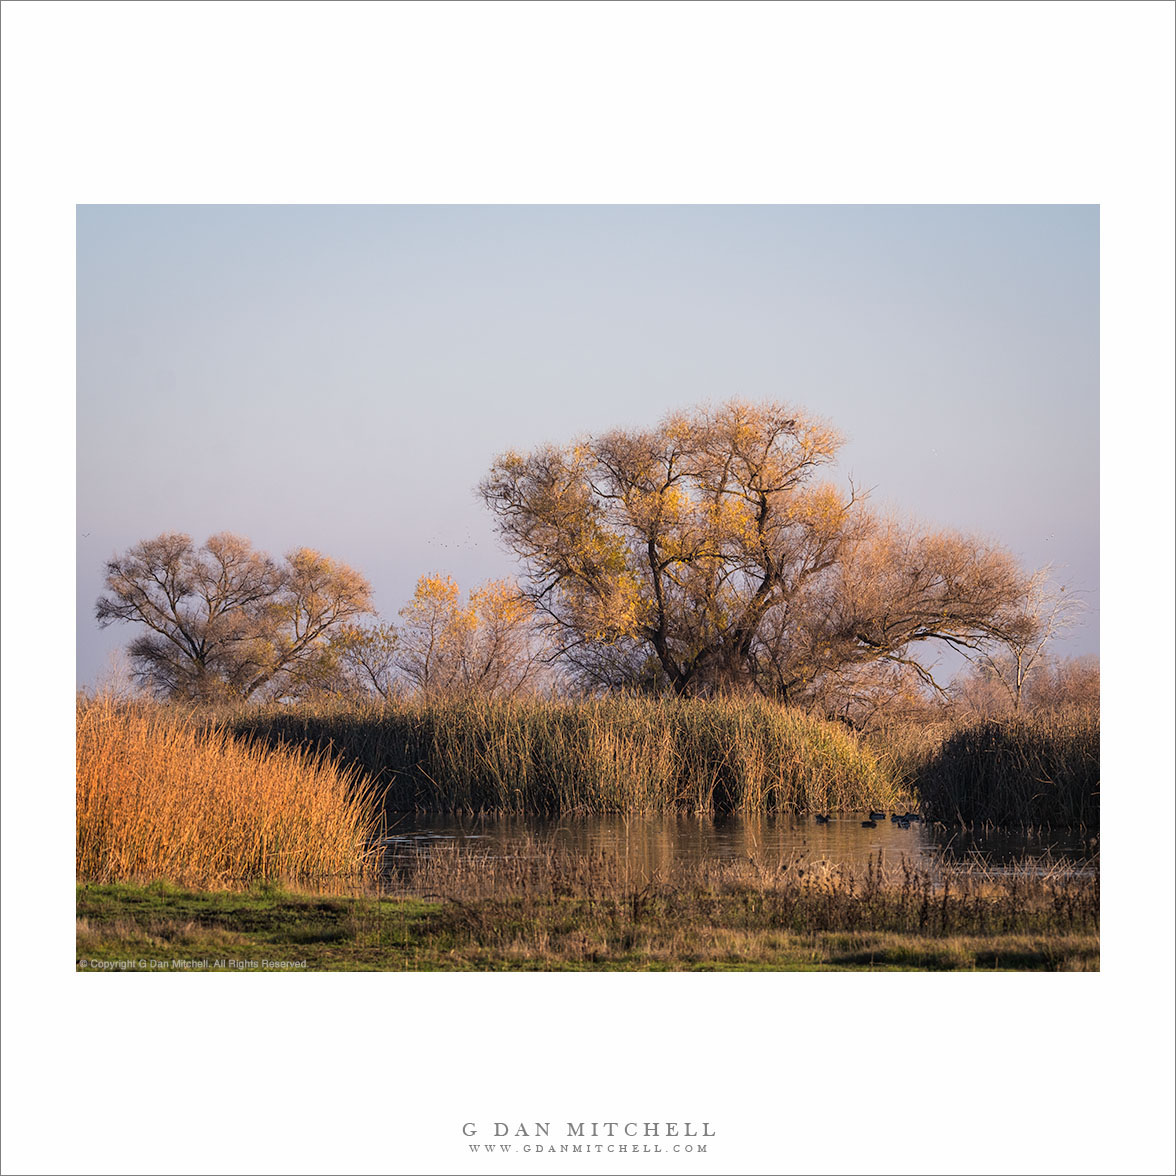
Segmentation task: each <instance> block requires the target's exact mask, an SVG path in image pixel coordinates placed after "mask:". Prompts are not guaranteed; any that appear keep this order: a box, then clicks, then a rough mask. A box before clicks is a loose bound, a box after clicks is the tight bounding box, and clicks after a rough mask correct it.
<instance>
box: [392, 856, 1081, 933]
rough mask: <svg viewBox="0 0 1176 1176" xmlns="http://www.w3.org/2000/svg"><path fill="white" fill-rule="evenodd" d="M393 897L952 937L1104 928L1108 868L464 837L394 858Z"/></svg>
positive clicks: (670, 921) (469, 913) (474, 909)
mask: <svg viewBox="0 0 1176 1176" xmlns="http://www.w3.org/2000/svg"><path fill="white" fill-rule="evenodd" d="M385 885H386V886H387V887H388V889H387V890H386V893H391V894H395V895H399V896H403V897H415V898H425V897H430V898H438V899H442V900H444V901H445V902H447V903H448V904H450V906H451V907H452V910H453V912H454V917H455V918H457V919H458V921H459V922H460V921H461V919H462V918H472V919H474V922H475V923H476V926H474V928H473V929H475V930H478V929H480V930H481V931H490V930H492V929H493V928H495V927H498V926H503V925H507V924H509V923H510V922H511V912H513V913H514V915H515V916H516V917H522V916H526V915H531V916H536V915H538V913H539V912H541V911H544V910H549V909H559V910H560V911H562V917H563V918H565V919H570V920H571V921H572V922H573V923H576V924H581V923H583V922H584V921H585V920H586V921H587V922H589V923H598V922H600V920H601V919H603V920H604V921H605V922H612V923H615V922H616V921H617V920H621V921H623V922H629V923H633V924H638V923H643V922H646V921H652V922H655V923H665V924H666V925H667V926H668V925H675V926H678V927H679V928H683V929H685V928H686V927H688V926H705V925H707V924H708V923H710V922H712V921H713V920H714V919H715V918H719V919H720V921H721V922H722V923H723V925H724V926H728V927H735V928H739V927H742V928H745V929H760V930H768V929H776V930H782V929H783V930H788V931H791V932H796V933H806V934H807V933H811V932H818V931H820V932H825V931H855V930H869V931H875V932H877V931H885V932H893V933H898V934H915V935H923V936H927V935H929V936H936V937H942V936H945V935H980V936H983V935H990V934H1001V935H1010V934H1022V935H1048V934H1058V933H1067V934H1070V933H1093V932H1097V929H1098V921H1099V894H1100V887H1099V875H1098V869H1097V862H1092V863H1088V864H1085V865H1084V866H1082V867H1075V866H1073V865H1072V864H1070V863H1068V862H1066V861H1062V860H1058V861H1050V860H1048V859H1044V860H1043V859H1037V860H1036V861H1034V862H1033V863H1024V864H1021V865H1018V866H1012V867H1008V866H1004V867H1000V868H996V867H993V866H991V865H989V864H988V863H986V862H984V861H983V860H976V861H972V862H968V863H966V864H960V863H957V862H949V861H947V860H946V859H943V858H941V859H939V860H932V861H930V862H928V863H926V864H916V863H915V862H912V861H911V860H910V859H909V858H906V857H905V856H904V857H901V858H899V859H898V860H897V861H894V860H888V859H887V858H886V857H885V855H884V854H883V853H882V852H879V853H878V854H877V855H876V856H875V857H874V858H872V859H871V860H870V861H869V862H868V863H867V864H866V865H865V866H864V867H862V868H852V867H849V866H846V865H844V864H841V863H837V862H831V861H828V860H824V859H821V858H813V857H810V856H808V855H806V854H798V853H780V852H777V853H773V854H756V855H751V856H748V857H744V858H736V859H721V858H705V859H689V860H675V861H672V862H671V863H670V864H669V865H668V866H666V867H663V868H661V869H657V870H649V869H648V868H643V867H640V866H637V865H635V864H634V863H633V862H631V861H630V860H629V859H628V857H627V855H626V854H625V853H624V852H623V851H618V850H617V849H615V848H610V847H606V846H599V847H596V848H595V849H592V850H589V851H587V852H586V851H583V850H576V849H572V848H570V847H568V846H566V845H565V844H564V843H562V842H561V841H560V840H558V839H557V838H554V837H545V836H532V837H530V838H526V839H523V840H521V841H520V842H519V843H518V845H517V847H516V848H515V849H513V850H512V852H511V853H509V854H505V855H503V854H494V853H492V852H488V851H486V850H482V849H477V848H470V847H468V846H461V845H453V846H448V847H444V848H439V849H432V850H428V851H418V852H416V853H415V854H412V855H409V856H408V857H406V858H400V859H398V860H397V861H396V862H395V863H392V865H391V867H390V869H389V870H388V871H387V872H386V874H385Z"/></svg>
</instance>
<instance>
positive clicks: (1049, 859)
mask: <svg viewBox="0 0 1176 1176" xmlns="http://www.w3.org/2000/svg"><path fill="white" fill-rule="evenodd" d="M863 819H865V814H859V815H857V816H850V815H845V816H840V817H839V816H834V817H832V818H831V820H830V822H829V824H827V825H818V824H816V822H815V821H814V820H813V818H812V817H797V818H790V817H728V818H724V819H718V820H715V819H711V818H707V817H685V816H663V817H565V818H562V819H559V820H549V819H540V818H519V817H513V818H511V817H499V818H489V817H476V818H475V817H470V818H465V819H459V818H446V817H441V818H429V817H417V816H411V815H404V814H402V815H400V816H399V817H398V818H397V817H392V822H393V825H392V827H391V828H390V829H389V830H388V836H387V837H386V839H385V854H386V858H387V860H388V861H389V864H394V863H396V862H397V861H402V860H405V859H408V858H415V857H418V856H419V855H420V854H428V853H430V852H432V851H434V850H436V849H438V848H444V849H446V850H448V849H450V848H451V847H454V846H456V847H459V848H461V849H465V850H470V851H474V852H476V853H478V854H486V855H489V856H491V857H500V858H504V857H512V856H516V855H518V854H519V853H528V852H533V850H534V843H535V839H536V838H538V839H541V840H542V841H544V842H547V841H549V840H550V841H552V842H554V843H555V844H557V845H561V846H566V847H567V848H569V849H571V850H578V851H581V852H587V851H592V850H598V849H604V850H608V851H611V852H612V853H617V854H623V855H624V857H625V859H626V860H627V862H628V863H629V865H630V866H631V867H632V868H633V869H634V870H636V871H640V872H645V873H649V874H652V872H654V871H656V870H660V871H666V870H668V869H669V868H670V867H671V866H672V865H673V864H674V863H675V862H683V863H690V862H695V861H699V860H702V859H712V860H713V859H719V860H738V859H741V858H742V859H745V860H746V859H751V860H754V861H756V862H759V863H762V864H765V865H777V864H780V863H783V862H787V861H795V860H798V859H801V858H804V859H806V860H809V861H813V862H816V861H825V862H829V863H831V864H840V865H845V866H848V867H851V868H854V869H860V868H864V867H865V865H866V863H867V862H868V861H870V860H871V859H873V860H877V856H878V852H879V850H881V851H882V853H883V855H884V860H886V861H888V862H892V863H896V864H897V863H898V862H899V861H900V860H901V859H902V858H904V857H905V858H906V859H907V860H908V861H910V862H911V863H912V864H915V865H918V866H921V867H925V868H926V867H931V866H933V865H935V864H936V863H937V862H939V861H940V860H943V859H946V860H948V861H953V862H959V863H961V864H966V863H968V862H984V863H985V864H986V865H988V866H989V867H990V868H992V869H994V870H998V871H999V870H1000V869H1001V868H1006V869H1007V868H1009V867H1012V866H1017V867H1024V866H1026V865H1029V866H1033V865H1035V864H1040V865H1042V866H1044V865H1045V864H1046V863H1051V864H1052V863H1057V862H1059V861H1063V862H1066V863H1067V864H1069V865H1070V866H1074V867H1078V868H1090V869H1096V868H1097V854H1098V843H1097V839H1091V838H1090V837H1089V836H1088V835H1086V834H1083V833H1080V832H1073V831H1064V830H1063V831H1054V832H1047V833H1043V834H1041V835H1033V836H1027V835H1025V834H1024V833H1017V832H1012V831H1009V830H1001V831H991V832H987V833H984V832H963V831H961V830H959V829H946V828H944V827H943V826H935V825H926V824H921V823H919V824H912V825H911V826H910V828H909V829H901V828H899V827H898V825H896V824H894V823H892V822H891V821H890V820H889V819H886V820H884V821H878V822H877V828H874V829H863V828H862V821H863Z"/></svg>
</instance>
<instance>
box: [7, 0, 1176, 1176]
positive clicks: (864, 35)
mask: <svg viewBox="0 0 1176 1176" xmlns="http://www.w3.org/2000/svg"><path fill="white" fill-rule="evenodd" d="M3 23H4V28H3V103H2V108H0V109H2V117H3V150H4V169H3V181H2V182H3V245H4V249H3V258H2V264H3V320H4V321H3V326H4V350H3V357H2V359H3V389H4V405H3V415H4V430H3V447H4V448H3V455H4V462H3V477H4V496H3V522H4V527H3V536H4V547H5V552H4V554H5V559H4V561H3V601H4V605H5V616H4V619H5V621H6V622H7V624H6V625H5V627H4V637H5V642H4V661H3V688H4V690H3V698H4V703H5V707H4V735H5V738H4V740H3V748H2V754H3V778H4V782H5V790H4V818H5V819H4V823H3V839H4V842H3V849H4V854H3V871H4V887H3V895H4V920H3V929H4V935H5V949H6V950H5V952H4V968H5V978H4V979H5V982H4V989H3V1002H4V1015H5V1040H4V1045H5V1058H4V1104H5V1115H6V1123H5V1126H6V1131H5V1133H4V1148H5V1170H8V1171H21V1172H41V1171H44V1172H52V1171H61V1170H81V1169H84V1170H89V1171H126V1172H137V1171H148V1170H155V1169H157V1168H163V1169H164V1170H167V1171H176V1172H187V1171H203V1170H209V1169H216V1168H220V1167H223V1166H224V1164H225V1163H226V1162H228V1163H230V1165H231V1166H233V1167H235V1168H239V1169H240V1170H256V1171H278V1170H281V1171H296V1172H297V1171H308V1172H310V1171H335V1170H338V1171H345V1170H346V1171H385V1170H394V1171H420V1172H441V1171H452V1170H455V1169H456V1170H469V1171H477V1170H482V1168H483V1167H487V1165H484V1164H482V1165H478V1166H473V1165H471V1166H469V1167H467V1168H464V1169H463V1168H461V1167H460V1165H461V1164H462V1163H463V1160H462V1157H461V1153H460V1152H459V1151H457V1150H454V1149H453V1148H452V1147H451V1141H454V1140H455V1139H456V1135H455V1132H456V1131H457V1130H458V1129H459V1128H460V1123H461V1122H462V1121H464V1120H465V1119H467V1118H480V1119H483V1120H490V1121H492V1120H494V1119H497V1118H508V1119H509V1118H515V1117H522V1118H527V1119H532V1118H537V1119H543V1118H548V1117H550V1118H552V1119H556V1120H559V1119H561V1118H562V1117H564V1116H566V1115H567V1114H572V1113H574V1114H575V1115H576V1116H578V1117H584V1118H592V1117H596V1116H597V1115H599V1116H601V1117H612V1116H613V1115H625V1116H629V1115H638V1114H640V1115H642V1116H645V1115H647V1114H648V1115H649V1116H651V1117H652V1116H654V1115H657V1116H659V1117H663V1118H664V1117H672V1118H683V1119H684V1118H696V1119H701V1118H706V1119H709V1120H710V1121H712V1122H714V1123H716V1124H717V1125H718V1128H719V1130H720V1131H721V1132H722V1134H723V1146H722V1150H716V1152H715V1155H714V1156H713V1157H712V1158H711V1159H709V1160H707V1161H705V1162H699V1163H697V1164H695V1165H693V1166H687V1165H685V1164H682V1165H680V1166H665V1165H657V1164H654V1163H652V1162H651V1163H650V1164H649V1170H650V1171H693V1170H695V1168H697V1170H698V1171H700V1172H701V1171H733V1170H741V1171H747V1172H778V1171H793V1170H795V1171H870V1172H888V1171H908V1172H920V1171H944V1170H946V1171H953V1172H971V1171H1005V1170H1009V1171H1011V1170H1017V1171H1054V1170H1065V1171H1069V1172H1085V1171H1091V1172H1094V1171H1099V1172H1110V1171H1140V1172H1143V1171H1162V1170H1169V1171H1170V1170H1171V1168H1170V1164H1171V1158H1172V1153H1171V1130H1170V1128H1171V1125H1172V1110H1171V1108H1172V1093H1173V1091H1172V1067H1171V1061H1172V1024H1173V1022H1172V1012H1171V997H1172V952H1171V947H1172V939H1171V927H1172V919H1171V913H1172V900H1171V877H1172V869H1171V866H1172V851H1171V829H1172V827H1173V819H1172V788H1171V781H1172V779H1173V772H1172V746H1171V742H1172V741H1171V734H1172V675H1171V664H1170V661H1169V654H1170V645H1171V642H1170V636H1171V630H1170V625H1169V623H1168V619H1170V617H1171V616H1172V612H1173V610H1172V604H1173V598H1172V534H1173V526H1172V522H1173V518H1172V437H1173V409H1172V387H1173V367H1172V347H1171V342H1172V321H1173V298H1172V289H1173V281H1172V256H1173V234H1172V217H1173V190H1172V174H1173V168H1172V141H1173V120H1172V98H1173V89H1172V78H1173V68H1172V51H1171V46H1172V41H1173V37H1172V33H1173V10H1172V8H1171V6H1170V5H1166V4H1154V3H1123V2H1120V3H1112V4H1106V3H1082V4H1074V3H1052V4H1041V3H1017V4H1008V3H983V4H974V3H953V4H943V3H922V4H909V3H903V4H896V3H868V4H860V3H828V4H820V3H818V4H810V3H796V4H777V3H723V4H716V3H709V2H705V3H656V4H653V3H608V2H605V3H578V2H577V3H559V4H555V3H546V2H543V3H506V4H504V3H474V4H470V3H400V4H380V3H366V4H365V3H360V4H356V3H333V4H323V3H317V2H315V3H268V4H258V3H232V4H228V3H202V4H192V3H169V4H160V3H154V2H150V3H134V4H128V3H84V4H77V3H37V4H34V3H28V2H22V0H12V2H9V3H6V4H5V5H4V7H3ZM155 201H162V202H168V201H182V202H241V201H245V202H270V201H276V202H289V201H297V202H305V203H314V202H325V201H344V202H352V201H373V202H383V201H392V202H421V203H425V202H434V201H441V202H472V201H477V202H497V201H512V202H513V201H520V202H527V203H541V202H545V201H575V202H598V201H603V202H661V201H668V202H690V203H706V202H756V203H774V202H787V203H821V202H855V203H856V202H871V203H885V202H896V201H901V202H908V201H909V202H917V203H933V202H940V201H946V202H955V201H959V202H967V203H983V202H1018V203H1023V202H1042V203H1049V202H1064V203H1100V204H1101V206H1102V228H1103V257H1104V267H1103V308H1104V312H1103V346H1104V351H1103V357H1104V372H1103V388H1104V402H1103V403H1104V412H1103V434H1102V442H1103V508H1102V509H1103V516H1104V517H1103V528H1102V534H1103V542H1104V545H1105V546H1104V560H1103V599H1104V602H1105V607H1104V610H1103V618H1104V628H1103V634H1104V645H1105V656H1104V666H1103V681H1104V684H1105V695H1106V702H1105V710H1104V717H1105V731H1104V749H1105V758H1106V763H1107V768H1108V770H1107V773H1106V775H1107V777H1108V780H1109V781H1110V786H1111V789H1112V790H1113V791H1112V792H1110V793H1109V794H1108V797H1107V799H1106V804H1105V810H1106V812H1107V831H1106V837H1105V842H1104V844H1105V848H1104V866H1105V876H1106V904H1105V906H1106V916H1107V917H1106V924H1105V928H1104V936H1103V942H1104V955H1103V969H1104V970H1103V972H1102V974H1101V975H1099V976H1094V977H1048V976H1029V977H997V978H991V977H990V978H985V979H984V980H981V979H979V978H972V979H970V978H967V977H930V976H928V977H906V976H870V977H861V976H816V977H812V976H808V977H805V976H786V975H785V976H747V977H739V978H737V977H730V976H681V977H661V978H657V977H647V976H616V977H585V976H578V977H577V976H564V977H542V976H527V977H493V976H472V977H471V976H452V977H450V976H434V977H416V978H403V977H385V976H372V977H365V976H351V977H345V978H339V977H334V978H332V977H323V976H316V977H313V978H307V979H306V980H304V981H295V982H287V983H280V982H278V981H237V982H230V981H209V980H207V979H206V978H202V979H192V980H186V981H178V982H175V981H173V982H170V983H169V985H168V986H167V988H166V991H164V990H163V989H162V988H161V986H160V985H159V984H156V983H154V982H152V981H149V980H143V979H137V980H130V981H126V980H114V979H102V980H94V979H93V978H90V977H76V976H74V975H73V974H72V973H71V972H70V967H71V965H70V959H69V947H70V944H71V943H72V924H71V922H70V914H69V912H70V909H71V908H72V901H73V900H72V882H71V878H72V860H71V856H70V849H69V838H68V836H67V830H68V828H69V824H70V821H71V815H72V807H71V800H70V790H69V783H68V782H69V778H70V766H69V764H70V759H69V753H68V750H67V748H68V743H69V731H70V719H71V712H70V706H71V697H70V696H71V695H72V689H73V687H72V683H73V647H72V633H71V631H70V626H69V625H68V624H61V625H59V626H57V627H55V625H54V619H55V618H63V617H70V616H72V615H73V603H72V599H71V597H72V591H71V587H72V583H73V580H72V576H71V574H70V573H71V571H72V564H71V561H72V552H73V546H74V545H73V497H72V495H73V484H74V474H73V447H72V440H73V438H72V420H73V411H72V404H73V381H74V372H73V266H74V262H73V224H74V206H75V205H76V204H77V203H90V202H135V203H147V202H155ZM1156 618H1159V625H1158V626H1157V624H1156V623H1155V622H1156ZM1141 622H1142V623H1141ZM1157 629H1158V633H1157ZM1157 636H1158V637H1159V641H1160V645H1159V647H1158V648H1157V647H1156V644H1155V642H1156V639H1157ZM1128 795H1129V796H1130V797H1132V798H1136V797H1137V798H1138V803H1139V804H1140V805H1141V806H1142V807H1143V808H1144V809H1145V810H1146V812H1147V814H1148V824H1147V827H1146V828H1143V827H1139V826H1134V827H1132V826H1130V825H1127V824H1125V823H1124V820H1123V818H1125V817H1126V816H1128V815H1129V814H1128V813H1127V812H1126V809H1127V808H1128V807H1129V805H1128V804H1127V802H1126V800H1125V799H1124V798H1126V797H1127V796H1128ZM1157 829H1158V830H1159V834H1160V836H1159V838H1156V837H1155V836H1154V834H1155V831H1156V830H1157ZM1156 840H1159V841H1161V842H1162V844H1159V845H1157V844H1155V843H1154V842H1155V841H1156ZM291 983H292V984H295V985H297V987H291V986H290V984H291ZM176 985H179V987H176ZM498 1170H515V1169H513V1168H510V1169H498ZM534 1170H535V1171H564V1170H568V1171H609V1172H616V1171H625V1170H642V1169H639V1168H637V1167H636V1165H634V1166H633V1168H632V1169H629V1168H628V1167H627V1166H619V1165H618V1164H617V1163H615V1162H612V1163H610V1162H607V1161H606V1162H601V1163H600V1164H599V1165H594V1164H577V1165H576V1166H574V1167H572V1166H566V1167H565V1166H560V1165H559V1164H557V1163H554V1162H553V1163H547V1162H544V1163H542V1164H539V1163H535V1166H534Z"/></svg>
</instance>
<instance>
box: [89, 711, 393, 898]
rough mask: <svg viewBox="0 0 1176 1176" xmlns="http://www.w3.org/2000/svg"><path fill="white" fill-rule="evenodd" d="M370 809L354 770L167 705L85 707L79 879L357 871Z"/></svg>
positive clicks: (313, 875)
mask: <svg viewBox="0 0 1176 1176" xmlns="http://www.w3.org/2000/svg"><path fill="white" fill-rule="evenodd" d="M376 828H377V817H376V810H375V806H374V804H373V796H372V790H371V787H370V785H367V784H365V783H364V782H363V781H362V780H361V778H360V776H359V774H358V773H357V771H356V770H355V769H354V768H340V767H339V766H337V765H336V764H335V763H333V762H332V761H331V760H329V759H328V758H327V757H325V756H323V755H319V754H314V753H311V752H308V751H304V750H292V749H288V748H280V747H279V748H266V747H263V746H261V745H258V744H250V743H248V742H246V741H245V740H243V739H241V738H239V737H234V736H233V735H231V734H230V733H229V732H228V731H226V730H225V729H223V728H222V727H220V726H217V725H215V724H207V723H205V724H203V725H197V724H195V723H194V722H192V721H190V720H189V719H187V718H186V717H185V716H184V715H183V714H182V713H181V712H179V711H173V710H170V709H169V708H166V707H159V706H150V705H142V704H139V705H136V704H125V703H118V702H115V701H112V700H110V699H98V700H82V701H81V702H79V705H78V711H77V876H78V879H79V881H94V882H110V881H131V880H136V879H154V878H164V879H168V880H170V881H173V882H177V883H181V884H186V885H212V886H217V885H226V884H231V883H235V882H246V881H254V880H265V879H289V880H300V881H306V880H311V879H319V878H326V877H330V876H338V875H363V874H364V873H365V872H368V871H370V870H371V869H373V868H374V867H375V865H376V852H375V849H374V838H375V834H376Z"/></svg>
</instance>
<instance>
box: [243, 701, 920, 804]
mask: <svg viewBox="0 0 1176 1176" xmlns="http://www.w3.org/2000/svg"><path fill="white" fill-rule="evenodd" d="M230 722H231V725H232V729H233V730H234V731H235V732H236V733H237V734H239V735H245V736H249V737H251V738H254V739H260V740H262V741H263V742H265V743H266V744H268V745H270V746H277V745H285V746H296V747H302V748H306V749H310V750H321V751H326V752H328V753H329V754H331V755H332V756H336V757H338V758H339V760H340V761H341V762H342V763H343V764H344V765H345V766H346V767H348V768H352V767H354V768H357V769H358V770H359V771H360V772H362V773H363V774H364V775H365V776H366V777H368V778H370V779H372V780H374V781H375V782H376V783H377V786H378V787H380V788H381V789H382V790H384V795H385V798H386V807H387V808H388V809H389V810H392V811H417V812H450V813H452V812H495V813H507V814H546V815H555V814H564V813H630V814H633V815H651V814H654V813H665V812H689V813H703V814H712V813H731V812H768V813H772V812H826V811H829V810H852V809H865V808H870V807H883V808H887V807H893V806H895V805H896V804H901V803H903V800H904V799H905V794H904V793H903V791H902V790H901V789H900V788H899V786H898V784H897V777H896V775H895V773H894V772H892V771H890V770H889V769H888V768H887V767H886V766H884V765H883V763H882V762H881V761H880V760H879V758H878V757H877V756H876V755H875V753H874V752H873V751H871V750H870V749H869V748H868V747H866V746H865V745H864V744H863V743H861V742H860V741H859V740H858V739H857V737H856V736H854V735H853V733H852V732H850V731H848V730H846V729H845V727H843V726H842V725H840V724H837V723H828V722H824V721H822V720H820V719H815V718H812V717H811V716H808V715H806V714H804V713H802V712H799V711H796V710H790V709H787V708H785V707H782V706H779V705H776V704H773V703H771V702H767V701H762V700H755V699H750V700H675V699H645V698H631V697H614V698H606V699H597V700H590V701H578V702H571V701H551V700H519V701H492V700H487V699H454V700H440V701H436V702H398V703H391V704H388V705H386V706H379V707H368V708H357V707H355V706H337V707H330V706H299V707H281V708H278V707H269V708H261V709H256V710H251V711H242V712H238V713H236V714H235V715H233V716H232V718H231V719H230Z"/></svg>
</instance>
